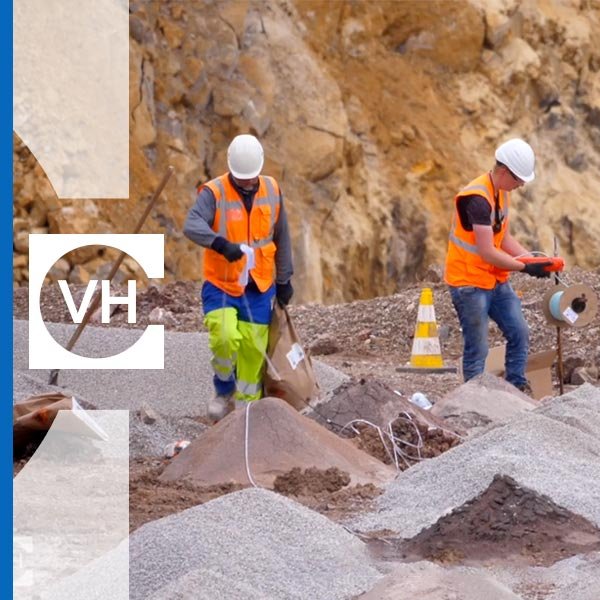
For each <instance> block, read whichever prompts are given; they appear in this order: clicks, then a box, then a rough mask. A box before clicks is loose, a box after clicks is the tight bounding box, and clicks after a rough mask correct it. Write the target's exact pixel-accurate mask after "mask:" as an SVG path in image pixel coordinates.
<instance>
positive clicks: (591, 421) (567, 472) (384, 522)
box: [352, 385, 600, 538]
mask: <svg viewBox="0 0 600 600" xmlns="http://www.w3.org/2000/svg"><path fill="white" fill-rule="evenodd" d="M598 456H600V389H598V388H595V387H593V386H591V385H585V386H582V387H580V388H578V389H577V390H575V391H574V392H572V393H571V394H569V395H565V396H561V397H559V398H555V399H554V400H552V401H550V402H549V403H548V404H547V405H544V406H543V407H540V408H538V409H536V410H534V411H531V412H525V413H521V414H519V415H517V416H515V417H514V418H513V419H511V420H510V421H508V422H507V423H506V424H505V425H503V426H500V427H497V428H496V429H493V430H491V431H489V432H487V433H485V434H483V435H481V436H480V437H477V438H475V439H473V440H469V441H467V442H465V443H463V444H462V445H460V446H458V447H456V448H453V449H452V450H450V451H448V452H446V453H445V454H443V455H441V456H439V457H437V458H434V459H431V460H428V461H425V462H423V463H421V464H419V465H416V466H415V467H413V468H411V469H409V470H408V471H406V472H404V473H402V474H401V475H400V476H399V477H398V478H397V479H396V480H395V481H393V482H392V483H391V484H389V486H388V488H387V490H386V492H385V493H384V494H383V495H382V496H381V497H380V498H379V499H378V502H377V510H376V511H375V512H373V513H370V514H366V515H363V516H361V517H359V518H357V519H356V520H355V521H353V523H352V526H353V527H355V528H357V529H359V530H362V531H373V530H380V529H391V530H393V531H395V532H397V534H398V535H399V536H401V537H406V538H411V537H413V536H415V535H416V534H417V533H419V531H421V529H423V528H424V527H428V526H430V525H432V524H433V523H435V522H436V521H437V520H438V519H439V518H440V517H442V516H443V515H445V514H447V513H448V512H450V511H452V510H453V509H454V508H457V507H459V506H461V505H462V504H464V503H465V502H467V501H468V500H471V499H472V498H474V497H475V496H477V495H478V494H480V493H481V492H483V491H484V490H485V489H486V488H487V487H488V486H489V485H490V483H491V481H492V479H493V477H494V475H496V474H501V475H509V476H510V477H513V478H514V479H515V480H516V481H517V482H519V483H520V484H521V485H522V486H525V487H528V488H530V489H532V490H535V491H536V492H538V493H540V494H545V495H547V496H549V497H550V498H551V499H552V500H553V501H554V502H555V503H556V504H558V505H560V506H563V507H565V508H567V509H569V510H571V511H573V512H574V513H577V514H579V515H581V516H583V517H585V518H587V519H589V520H590V521H591V522H592V523H594V524H596V525H600V460H598Z"/></svg>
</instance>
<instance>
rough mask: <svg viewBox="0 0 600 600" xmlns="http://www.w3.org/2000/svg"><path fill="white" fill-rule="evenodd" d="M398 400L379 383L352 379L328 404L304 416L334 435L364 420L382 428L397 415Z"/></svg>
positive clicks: (342, 386) (371, 379)
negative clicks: (350, 423) (326, 428)
mask: <svg viewBox="0 0 600 600" xmlns="http://www.w3.org/2000/svg"><path fill="white" fill-rule="evenodd" d="M398 399H399V397H398V396H397V395H396V394H394V391H393V390H392V389H391V388H390V387H389V386H387V385H386V384H385V383H383V382H382V381H379V380H377V379H374V378H364V379H359V380H357V379H352V380H351V381H348V382H346V383H344V384H342V385H341V386H340V387H339V388H338V389H337V390H335V392H334V394H333V395H332V397H331V399H330V400H329V401H328V402H326V403H323V404H320V405H317V407H316V408H315V409H314V411H313V412H311V413H309V414H308V415H307V416H309V417H310V418H311V419H314V420H315V421H316V422H317V423H319V424H320V425H323V426H324V427H328V428H330V429H332V430H334V431H336V432H339V431H341V429H342V428H343V427H344V426H345V425H346V424H347V423H349V422H350V421H352V420H354V419H365V420H367V421H370V422H371V423H374V424H375V425H378V426H379V427H385V426H386V425H387V424H388V423H389V421H391V420H392V419H393V418H394V417H395V416H396V415H397V414H398Z"/></svg>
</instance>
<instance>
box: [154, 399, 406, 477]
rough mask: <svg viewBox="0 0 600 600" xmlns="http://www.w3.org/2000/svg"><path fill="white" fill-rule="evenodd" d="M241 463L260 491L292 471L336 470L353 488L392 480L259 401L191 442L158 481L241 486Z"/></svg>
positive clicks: (289, 413) (283, 408)
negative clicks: (340, 472) (296, 469)
mask: <svg viewBox="0 0 600 600" xmlns="http://www.w3.org/2000/svg"><path fill="white" fill-rule="evenodd" d="M247 418H248V419H249V421H248V440H247V441H248V444H247V452H246V419H247ZM246 459H247V461H248V467H249V470H250V472H251V474H252V477H253V479H254V480H255V481H256V483H257V484H258V485H261V486H264V487H271V485H272V484H273V481H274V479H275V477H277V475H282V474H283V473H287V472H289V471H290V470H291V469H293V468H294V467H299V468H302V469H306V468H310V467H316V468H318V469H328V468H330V467H337V468H338V469H340V470H341V471H345V472H347V473H348V474H349V476H350V480H351V482H352V483H353V484H356V483H361V484H364V483H373V484H381V483H385V482H387V481H390V480H391V479H393V478H394V475H395V471H394V470H393V469H391V468H390V467H388V466H386V465H383V464H382V463H381V462H379V461H377V460H375V459H374V458H372V457H371V456H369V455H368V454H366V453H364V452H361V451H360V450H358V449H357V448H355V447H354V446H353V445H352V444H351V443H350V442H348V441H347V440H343V439H341V438H339V437H338V436H336V435H335V434H333V433H331V432H330V431H327V430H326V429H325V428H323V427H321V426H320V425H318V424H317V423H315V422H314V421H312V420H310V419H308V418H306V417H304V416H302V415H300V414H298V413H297V412H296V411H295V410H294V409H293V408H291V407H290V406H289V405H288V404H286V403H285V402H284V401H283V400H280V399H279V398H263V399H262V400H258V401H256V402H253V403H252V404H251V405H250V408H249V409H243V410H236V411H234V412H233V413H231V414H229V415H228V416H227V417H226V418H225V419H223V420H222V421H220V422H219V423H217V425H215V426H214V427H212V428H211V429H210V430H209V431H207V432H206V433H204V434H203V435H202V436H201V437H200V438H199V439H197V440H195V441H194V442H192V444H190V446H188V447H187V448H186V449H185V450H183V452H181V454H179V455H178V456H177V457H176V458H175V459H174V460H173V462H172V463H171V464H170V465H169V466H168V467H167V468H166V469H165V471H164V472H163V474H162V475H161V480H162V481H176V480H178V479H183V478H187V479H189V480H191V481H193V482H195V483H197V484H201V485H213V484H217V483H222V482H235V483H241V484H244V485H247V484H249V483H250V480H249V477H248V472H247V469H246Z"/></svg>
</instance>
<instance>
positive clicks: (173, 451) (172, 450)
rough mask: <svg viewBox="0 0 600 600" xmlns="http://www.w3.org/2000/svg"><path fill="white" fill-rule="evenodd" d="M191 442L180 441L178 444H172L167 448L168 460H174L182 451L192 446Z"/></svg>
mask: <svg viewBox="0 0 600 600" xmlns="http://www.w3.org/2000/svg"><path fill="white" fill-rule="evenodd" d="M190 443H191V442H190V441H189V440H179V441H177V442H171V443H170V444H167V445H166V446H165V456H166V457H167V458H173V457H174V456H176V455H177V454H179V453H180V452H181V451H182V450H184V449H185V448H187V447H188V446H189V445H190Z"/></svg>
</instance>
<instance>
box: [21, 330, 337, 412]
mask: <svg viewBox="0 0 600 600" xmlns="http://www.w3.org/2000/svg"><path fill="white" fill-rule="evenodd" d="M48 330H49V331H50V332H51V333H52V335H53V336H54V337H55V339H56V340H58V341H59V342H60V343H62V344H66V343H67V341H68V340H69V338H70V336H71V335H72V333H73V331H74V330H75V326H74V325H64V324H58V323H49V324H48ZM140 335H141V332H140V330H136V329H119V328H103V327H91V326H88V327H86V328H85V330H84V332H83V334H82V335H81V338H80V339H79V340H78V342H77V345H76V346H75V350H77V353H79V354H81V355H83V356H111V355H114V354H117V353H119V352H122V351H123V350H125V349H127V348H129V347H130V346H131V345H132V344H134V343H135V342H136V341H137V340H138V339H139V337H140ZM27 339H28V323H27V321H18V320H16V321H14V371H15V380H16V381H18V382H19V383H18V385H19V387H18V394H19V395H20V396H21V397H26V396H28V395H31V394H33V393H43V392H47V391H52V389H58V390H60V391H64V389H63V387H59V388H53V387H52V386H48V385H46V383H47V381H48V376H49V372H48V371H42V370H39V371H36V370H31V371H30V370H29V369H28V348H27ZM313 365H314V368H315V373H316V376H317V379H318V382H319V385H320V387H321V392H322V394H323V395H324V396H327V395H328V394H329V393H331V391H332V390H334V389H336V388H337V387H339V386H340V385H341V384H342V383H343V382H344V381H346V380H347V379H348V377H347V376H346V375H344V374H343V373H341V372H339V371H338V370H336V369H334V368H332V367H329V366H327V365H324V364H323V363H319V362H318V361H313ZM21 374H26V375H27V378H25V379H23V378H22V377H21ZM58 383H59V385H60V386H64V387H65V388H68V389H70V390H72V391H73V393H75V394H76V395H81V396H82V397H84V398H86V399H87V400H89V401H90V402H91V403H92V404H94V405H95V406H96V407H97V408H99V409H108V410H111V409H113V410H114V409H119V408H120V409H129V410H137V409H140V408H141V407H142V406H143V405H144V404H149V405H151V406H152V407H153V408H154V409H155V410H156V411H158V412H159V413H160V414H162V415H169V416H171V417H194V416H200V415H204V414H205V413H206V404H207V402H208V400H209V399H210V398H211V397H212V395H213V393H214V392H213V386H212V368H211V366H210V354H209V350H208V334H206V333H179V332H172V331H166V332H165V368H164V369H163V370H110V371H107V370H85V369H81V370H64V371H61V372H60V373H59V376H58ZM28 385H31V389H32V390H33V391H32V392H29V388H28Z"/></svg>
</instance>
